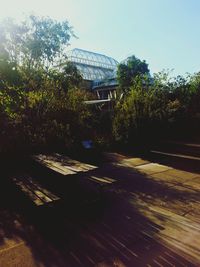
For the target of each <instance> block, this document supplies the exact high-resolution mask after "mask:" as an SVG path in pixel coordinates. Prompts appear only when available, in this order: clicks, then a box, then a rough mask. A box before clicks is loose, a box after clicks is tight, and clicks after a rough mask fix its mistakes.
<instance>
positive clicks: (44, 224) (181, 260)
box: [0, 154, 200, 267]
mask: <svg viewBox="0 0 200 267" xmlns="http://www.w3.org/2000/svg"><path fill="white" fill-rule="evenodd" d="M107 158H108V159H109V162H108V163H106V164H104V165H103V166H101V167H100V168H94V169H92V170H88V172H87V171H84V172H83V173H81V175H80V179H86V178H87V179H97V180H98V181H101V182H102V181H104V180H105V181H107V183H108V184H109V183H110V182H111V186H110V187H105V192H104V196H103V199H102V201H99V202H98V203H92V204H91V205H90V203H89V204H88V205H86V206H85V205H82V203H80V205H77V206H73V203H72V200H73V196H72V198H71V199H70V200H69V201H67V203H66V205H65V204H64V205H63V206H62V207H60V208H59V207H57V206H56V207H55V209H53V208H52V207H51V208H49V209H47V210H45V209H44V210H42V212H41V211H40V212H39V213H38V211H37V210H35V209H34V210H30V212H29V213H28V214H26V212H24V208H21V209H20V207H21V206H20V205H22V206H23V205H24V202H23V201H24V199H23V198H22V199H20V198H18V202H19V203H18V204H16V211H13V212H11V211H10V210H9V212H6V209H3V206H2V205H1V209H0V215H1V221H0V241H1V242H0V244H1V246H0V266H2V267H7V266H9V267H11V266H12V267H13V266H20V267H24V266H34V267H36V266H39V267H40V266H41V267H42V266H47V267H55V266H58V267H61V266H63V267H68V266H69V267H79V266H83V267H90V266H98V267H110V266H113V267H114V266H118V267H124V266H128V267H129V266H130V267H140V266H149V267H150V266H152V267H154V266H200V168H199V170H196V169H195V171H194V172H192V171H190V172H187V171H183V170H180V169H175V168H172V167H171V166H168V165H163V164H160V163H156V162H150V161H148V160H146V159H141V158H133V157H126V156H123V155H119V154H107ZM66 175H67V174H66V173H65V176H66ZM70 175H73V174H71V173H70ZM65 180H66V179H65ZM60 182H61V188H60V191H61V196H62V194H63V192H64V190H65V188H64V179H63V184H62V180H60ZM50 189H51V188H50ZM57 190H58V189H57ZM51 191H52V189H51ZM85 194H86V195H85V196H86V197H87V194H88V192H86V193H85ZM83 195H84V192H83ZM6 197H8V192H7V193H6ZM76 198H79V195H77V196H76ZM76 203H78V200H77V202H76ZM70 205H72V207H71V211H69V209H70ZM25 208H26V209H27V207H25ZM22 210H23V212H22Z"/></svg>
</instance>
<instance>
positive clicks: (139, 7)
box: [0, 0, 200, 75]
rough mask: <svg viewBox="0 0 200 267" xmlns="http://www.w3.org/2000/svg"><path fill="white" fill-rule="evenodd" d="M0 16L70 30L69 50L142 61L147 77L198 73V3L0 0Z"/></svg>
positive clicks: (190, 0) (199, 0) (177, 0)
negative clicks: (30, 17)
mask: <svg viewBox="0 0 200 267" xmlns="http://www.w3.org/2000/svg"><path fill="white" fill-rule="evenodd" d="M0 7H1V8H0V18H4V17H5V16H12V17H16V18H22V15H23V14H25V15H27V14H30V13H34V14H36V15H37V14H38V15H43V16H46V15H48V16H50V17H52V18H55V19H58V20H63V19H67V20H68V21H69V23H70V25H72V26H73V28H74V32H75V34H76V35H77V36H78V37H79V38H78V39H71V47H72V48H74V47H78V48H83V49H86V50H91V51H94V52H100V53H103V54H106V55H108V56H112V57H114V58H115V59H117V60H118V61H120V60H123V59H125V58H126V57H127V56H130V55H132V54H134V55H136V56H137V57H139V58H140V59H145V60H146V61H147V63H148V64H149V68H150V70H151V73H153V72H158V71H161V70H162V69H174V75H177V74H185V73H186V72H189V73H194V72H197V71H200V0H98V1H97V0H0Z"/></svg>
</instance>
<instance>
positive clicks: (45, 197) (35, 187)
mask: <svg viewBox="0 0 200 267" xmlns="http://www.w3.org/2000/svg"><path fill="white" fill-rule="evenodd" d="M12 180H13V182H14V183H15V184H16V185H17V186H18V187H19V188H20V190H22V192H24V193H25V194H26V195H27V196H28V197H29V198H30V199H31V200H32V202H34V204H35V205H36V206H41V205H44V204H47V203H50V202H53V201H56V200H59V199H60V198H59V197H58V196H56V195H54V194H53V193H51V192H49V191H48V190H47V189H45V188H43V187H42V186H41V185H40V184H39V183H38V182H36V181H34V180H33V179H32V178H31V177H30V176H28V175H23V176H15V177H13V178H12Z"/></svg>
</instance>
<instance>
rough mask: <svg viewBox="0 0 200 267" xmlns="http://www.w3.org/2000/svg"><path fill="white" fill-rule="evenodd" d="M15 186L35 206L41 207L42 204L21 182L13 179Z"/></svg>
mask: <svg viewBox="0 0 200 267" xmlns="http://www.w3.org/2000/svg"><path fill="white" fill-rule="evenodd" d="M13 181H14V182H15V184H16V185H17V186H18V187H19V188H20V189H21V190H22V192H24V193H25V194H26V195H27V196H28V197H29V198H30V199H31V200H32V201H33V202H34V203H35V204H36V206H41V205H43V202H42V200H41V199H40V198H38V197H37V196H36V195H35V194H34V193H33V192H32V191H31V190H30V189H29V188H27V187H26V186H25V185H24V183H23V182H22V181H19V180H18V179H16V178H13Z"/></svg>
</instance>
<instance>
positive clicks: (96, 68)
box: [67, 48, 118, 81]
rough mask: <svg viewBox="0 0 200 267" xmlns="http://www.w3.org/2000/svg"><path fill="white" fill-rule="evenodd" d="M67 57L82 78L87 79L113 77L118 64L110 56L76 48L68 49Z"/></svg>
mask: <svg viewBox="0 0 200 267" xmlns="http://www.w3.org/2000/svg"><path fill="white" fill-rule="evenodd" d="M67 57H68V60H69V61H70V62H72V63H74V64H75V65H76V67H77V69H78V70H79V71H80V73H81V74H82V76H83V79H84V80H89V81H94V80H102V79H109V78H110V77H113V74H114V73H115V71H116V68H117V65H118V62H117V61H116V60H115V59H113V58H111V57H108V56H105V55H102V54H98V53H94V52H90V51H86V50H83V49H78V48H75V49H72V50H70V51H68V52H67Z"/></svg>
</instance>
